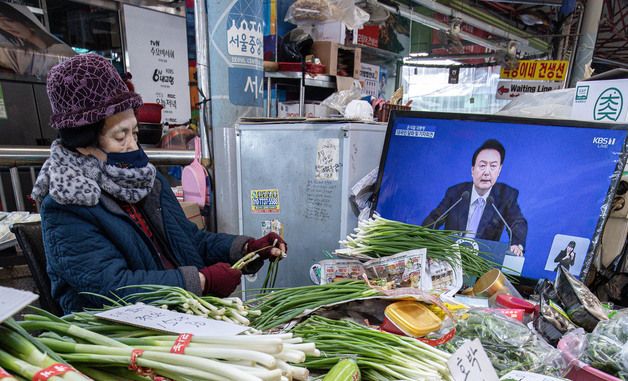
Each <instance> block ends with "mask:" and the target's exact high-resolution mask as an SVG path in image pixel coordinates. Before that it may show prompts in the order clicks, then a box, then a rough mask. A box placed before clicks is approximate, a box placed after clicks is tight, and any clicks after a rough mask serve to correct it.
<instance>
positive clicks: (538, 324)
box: [533, 296, 576, 346]
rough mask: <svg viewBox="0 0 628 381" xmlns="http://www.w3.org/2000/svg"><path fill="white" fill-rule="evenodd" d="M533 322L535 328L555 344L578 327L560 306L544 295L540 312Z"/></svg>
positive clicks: (549, 341) (540, 304)
mask: <svg viewBox="0 0 628 381" xmlns="http://www.w3.org/2000/svg"><path fill="white" fill-rule="evenodd" d="M533 324H534V329H535V330H536V331H537V332H538V333H539V334H540V335H541V336H543V338H544V339H545V340H547V342H548V343H550V344H552V345H553V346H556V345H557V344H558V341H559V340H560V339H561V337H562V336H563V335H564V334H565V333H566V332H568V331H570V330H574V329H576V327H575V326H574V325H573V324H572V323H571V321H569V318H568V317H567V315H566V314H565V312H564V311H563V310H562V309H561V308H560V307H559V306H557V305H555V304H554V303H551V302H548V301H546V300H545V298H544V297H542V296H541V303H539V313H538V315H537V316H536V318H535V319H534V323H533Z"/></svg>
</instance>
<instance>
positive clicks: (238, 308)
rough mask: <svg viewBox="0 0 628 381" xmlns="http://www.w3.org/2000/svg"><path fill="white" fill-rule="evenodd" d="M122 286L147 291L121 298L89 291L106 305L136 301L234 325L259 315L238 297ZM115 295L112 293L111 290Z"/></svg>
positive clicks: (153, 286) (248, 322) (149, 287)
mask: <svg viewBox="0 0 628 381" xmlns="http://www.w3.org/2000/svg"><path fill="white" fill-rule="evenodd" d="M122 289H138V290H146V291H140V292H134V293H132V294H129V295H127V296H125V297H123V298H121V297H116V298H117V299H115V300H114V299H112V298H109V297H107V296H103V295H97V294H91V295H93V296H97V297H100V298H102V299H103V300H105V301H106V302H107V303H108V304H109V307H122V306H126V305H129V304H135V303H138V302H141V303H144V304H150V305H152V306H155V307H161V308H164V309H168V310H173V311H178V312H183V313H187V314H191V315H198V316H204V317H207V318H210V319H214V320H224V321H228V322H231V323H235V324H240V325H246V326H248V325H249V324H250V321H249V319H248V318H247V317H252V316H259V315H260V311H258V310H254V309H251V308H249V307H248V306H245V305H244V303H243V302H242V300H241V299H240V298H236V297H232V298H217V297H215V296H197V295H195V294H194V293H191V292H189V291H186V290H184V289H182V288H180V287H171V286H162V285H138V286H125V287H122V288H120V289H119V290H122ZM114 296H115V293H114Z"/></svg>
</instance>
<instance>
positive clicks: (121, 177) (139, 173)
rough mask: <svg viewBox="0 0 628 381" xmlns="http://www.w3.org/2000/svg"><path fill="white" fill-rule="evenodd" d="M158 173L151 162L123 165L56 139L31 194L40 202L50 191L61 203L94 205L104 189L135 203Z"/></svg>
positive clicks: (144, 194) (149, 188)
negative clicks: (113, 164) (109, 162)
mask: <svg viewBox="0 0 628 381" xmlns="http://www.w3.org/2000/svg"><path fill="white" fill-rule="evenodd" d="M156 173H157V170H156V168H155V166H153V165H152V164H150V163H149V164H148V165H147V166H146V167H144V168H119V167H115V166H111V165H107V164H105V163H103V162H101V161H100V160H98V159H97V158H95V157H93V156H84V155H81V154H79V153H76V152H72V151H70V150H68V149H66V148H65V147H63V146H62V145H61V143H60V142H59V141H58V140H55V141H54V142H53V143H52V146H50V157H49V158H48V160H46V162H45V163H44V165H43V167H42V168H41V172H39V176H38V177H37V181H35V185H34V186H33V192H32V194H31V195H32V197H33V199H35V200H37V201H39V202H41V201H42V200H43V199H44V197H46V195H48V194H50V196H51V197H52V198H53V199H54V200H55V201H56V202H58V203H60V204H64V205H85V206H94V205H96V204H98V200H99V199H100V194H101V192H102V191H104V192H106V193H108V194H110V195H111V196H113V197H114V198H116V199H118V200H121V201H126V202H129V203H131V204H134V203H136V202H138V201H140V200H141V199H143V198H144V197H146V195H147V194H148V193H149V192H150V190H151V189H152V188H153V184H154V183H155V175H156Z"/></svg>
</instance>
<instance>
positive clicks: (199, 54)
mask: <svg viewBox="0 0 628 381" xmlns="http://www.w3.org/2000/svg"><path fill="white" fill-rule="evenodd" d="M207 21H208V19H207V4H206V2H205V0H194V25H195V29H196V76H197V79H198V89H199V93H200V95H201V96H200V99H201V104H200V110H199V115H200V118H199V125H198V129H199V132H200V135H201V157H202V158H203V164H204V165H205V166H207V165H211V166H213V163H211V164H210V161H211V159H212V157H211V154H210V147H211V101H210V100H209V99H210V98H211V95H210V90H209V89H210V86H209V85H210V84H209V50H208V48H207V44H208V37H209V34H208V33H207Z"/></svg>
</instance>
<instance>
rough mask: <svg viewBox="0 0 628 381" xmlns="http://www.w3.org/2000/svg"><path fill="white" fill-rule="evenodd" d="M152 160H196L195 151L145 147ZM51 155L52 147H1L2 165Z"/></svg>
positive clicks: (184, 162)
mask: <svg viewBox="0 0 628 381" xmlns="http://www.w3.org/2000/svg"><path fill="white" fill-rule="evenodd" d="M144 152H146V155H147V156H148V158H149V159H150V162H151V163H153V164H155V165H187V164H190V162H191V161H192V160H194V152H192V151H183V150H164V149H159V148H146V149H144ZM48 156H50V148H44V147H19V146H15V147H8V146H5V147H0V167H9V168H12V167H28V166H40V165H42V164H44V162H45V161H46V159H48Z"/></svg>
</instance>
